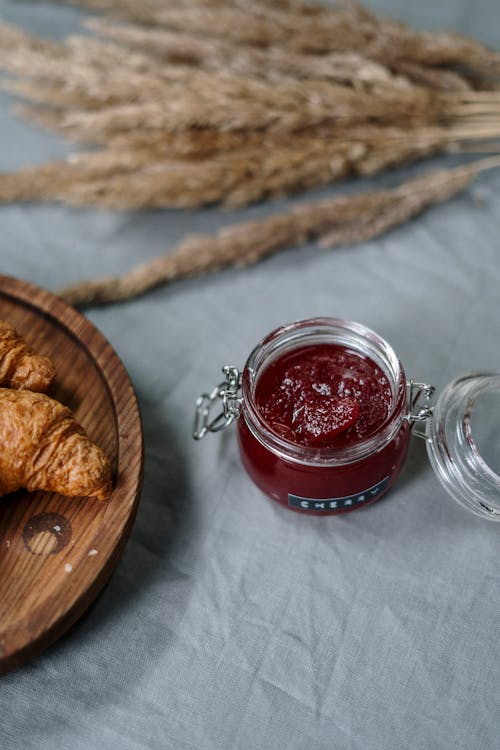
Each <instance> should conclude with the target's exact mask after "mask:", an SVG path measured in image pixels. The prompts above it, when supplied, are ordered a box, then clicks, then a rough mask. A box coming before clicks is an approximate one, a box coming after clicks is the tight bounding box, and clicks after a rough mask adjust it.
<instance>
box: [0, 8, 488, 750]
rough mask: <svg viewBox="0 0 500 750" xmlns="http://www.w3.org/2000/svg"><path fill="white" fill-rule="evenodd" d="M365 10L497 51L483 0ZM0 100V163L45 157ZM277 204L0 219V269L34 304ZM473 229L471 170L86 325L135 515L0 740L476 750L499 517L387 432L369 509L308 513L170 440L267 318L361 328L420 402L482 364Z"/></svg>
mask: <svg viewBox="0 0 500 750" xmlns="http://www.w3.org/2000/svg"><path fill="white" fill-rule="evenodd" d="M369 6H370V7H372V8H374V9H375V10H378V11H383V12H386V13H392V14H393V15H396V16H397V17H400V18H402V19H404V20H407V21H410V22H411V23H412V24H414V25H416V26H418V27H421V28H424V27H427V28H455V29H458V30H460V31H463V32H465V33H467V34H471V35H474V36H476V37H478V38H479V39H481V40H482V41H484V42H486V43H489V44H490V45H492V46H495V47H497V48H500V24H499V17H498V3H497V2H496V0H481V1H479V0H475V1H474V2H472V0H447V2H446V3H435V2H427V1H426V2H419V3H414V2H410V1H409V0H407V1H406V2H404V3H401V2H400V3H398V2H396V1H395V0H377V1H376V2H375V1H373V2H370V3H369ZM0 9H1V11H2V17H3V18H4V19H5V20H8V21H12V22H16V23H19V24H22V25H23V26H25V27H26V28H27V29H29V30H34V31H38V32H40V33H42V34H45V35H47V36H49V37H57V36H60V35H62V34H65V33H68V32H70V31H74V30H76V29H77V28H78V23H79V19H80V18H81V16H82V14H81V13H80V12H79V11H77V10H76V9H68V8H67V7H65V6H63V5H59V4H58V3H48V2H47V3H46V2H14V1H12V2H3V3H0ZM13 103H14V99H13V98H12V97H10V96H8V95H7V94H5V95H2V97H1V104H2V119H1V123H0V125H1V131H0V132H1V138H0V169H2V170H9V169H13V168H16V167H19V166H21V165H27V164H32V163H35V162H41V161H44V160H46V159H48V158H56V157H59V156H61V155H63V154H66V153H68V151H69V146H68V144H66V143H64V142H63V141H62V140H60V139H58V138H57V137H55V136H53V135H51V134H47V133H45V132H42V131H39V130H37V129H36V128H33V127H30V126H29V125H28V124H26V123H23V122H20V121H18V120H17V119H16V118H15V116H14V115H13V114H12V113H11V106H12V105H13ZM414 171H416V170H415V169H414V170H412V172H414ZM405 174H407V173H404V172H400V173H399V175H394V174H393V175H385V176H383V177H381V178H380V179H379V180H378V183H379V184H380V183H384V184H393V183H396V182H397V180H398V179H399V177H402V176H403V175H405ZM373 182H374V183H375V180H374V181H373ZM355 189H357V186H356V185H353V184H350V185H349V186H345V187H339V188H336V190H337V192H342V191H345V190H350V191H354V190H355ZM332 192H334V191H333V190H332V191H327V190H324V191H315V192H314V193H313V195H315V196H319V195H326V194H330V193H332ZM477 198H479V199H480V200H477ZM281 205H284V203H283V204H275V205H273V206H267V205H266V206H259V207H254V208H251V209H248V210H247V211H245V212H244V211H241V212H226V213H221V212H218V211H216V210H200V211H195V212H192V213H188V212H183V211H164V212H150V213H137V214H127V215H118V214H112V213H99V212H95V211H91V210H80V211H78V210H71V209H68V208H65V207H61V206H53V205H51V206H18V205H14V206H8V207H2V208H1V209H0V213H1V239H0V243H1V245H0V247H1V250H0V271H1V272H2V273H6V274H11V275H13V276H16V277H20V278H23V279H26V280H28V281H31V282H34V283H36V284H38V285H40V286H42V287H46V288H48V289H57V288H59V287H60V286H62V285H64V284H67V283H69V282H72V281H75V280H78V279H82V278H87V277H89V276H99V275H102V274H109V273H116V272H121V271H124V270H125V269H128V268H130V267H132V266H133V265H134V264H137V263H138V262H141V261H144V260H145V259H147V258H152V257H154V256H156V255H158V254H160V253H161V252H162V251H164V250H165V249H167V248H169V247H173V246H174V244H175V243H176V241H177V240H178V239H179V238H181V237H182V236H184V234H185V232H186V231H188V230H189V231H190V232H193V231H200V232H210V231H212V230H215V229H216V228H217V227H219V226H221V225H222V224H224V223H229V222H233V221H237V220H239V219H241V218H242V217H254V216H263V215H265V214H267V213H269V212H271V211H275V210H277V208H279V207H280V206H281ZM499 235H500V175H499V174H498V173H496V174H494V173H490V174H488V175H485V176H484V177H481V178H480V179H479V180H478V181H477V183H476V185H475V186H474V187H473V188H472V189H471V190H469V191H468V192H467V193H465V194H463V195H462V196H461V197H458V198H456V199H454V200H453V201H452V202H450V203H449V204H447V205H445V206H442V207H438V208H435V209H433V210H431V211H429V212H428V213H427V214H425V215H424V216H422V217H420V218H418V219H417V220H415V221H413V222H412V223H411V224H409V225H407V226H404V227H401V228H399V229H397V230H395V231H393V232H391V233H390V234H389V235H387V236H385V237H383V238H381V239H379V240H377V241H374V242H368V243H366V244H364V245H361V246H359V247H356V248H345V249H341V250H336V251H334V252H324V251H320V250H318V249H317V248H316V247H314V246H313V245H310V246H305V247H303V248H301V249H299V250H290V251H287V252H284V253H282V254H280V255H278V256H275V257H273V258H271V259H269V260H267V261H266V262H264V263H262V264H261V265H259V266H258V267H253V268H249V269H246V270H244V271H239V270H233V271H228V272H224V273H220V274H218V275H213V276H211V277H207V278H203V279H199V280H193V281H188V282H184V283H179V284H177V285H175V286H172V287H171V288H164V289H160V290H157V291H155V292H154V293H152V294H150V295H148V296H145V297H143V298H141V299H138V300H135V301H131V302H129V303H127V304H122V305H117V306H113V307H109V308H103V309H92V310H89V311H88V316H89V318H90V319H91V320H92V322H93V323H94V324H95V325H96V326H97V327H98V328H99V329H100V330H101V331H102V332H103V333H104V335H105V336H106V337H107V338H108V339H109V341H110V342H111V344H112V345H113V346H114V347H115V349H116V350H117V352H118V354H119V355H120V356H121V358H122V359H123V362H124V363H125V366H126V367H127V369H128V372H129V374H130V377H131V379H132V381H133V383H134V385H135V388H136V390H137V393H138V398H139V402H140V408H141V411H142V416H143V420H144V430H145V440H146V471H145V485H144V491H143V495H142V502H141V505H140V509H139V514H138V518H137V521H136V524H135V527H134V530H133V532H132V536H131V538H130V541H129V543H128V545H127V548H126V551H125V554H124V556H123V559H122V561H121V562H120V564H119V567H118V568H117V570H116V573H115V574H114V576H113V578H112V580H111V583H110V585H109V586H108V588H107V589H106V590H105V592H104V593H103V595H102V596H101V597H100V598H99V600H98V601H97V602H96V604H95V606H94V607H93V608H92V609H91V611H90V612H89V614H88V615H87V616H86V617H85V618H84V619H83V620H82V621H81V622H80V623H79V624H78V625H77V626H76V627H75V628H74V629H73V630H72V631H71V632H70V633H69V634H68V635H67V636H65V637H64V638H62V639H61V640H60V641H59V642H58V643H57V644H55V645H54V646H53V647H52V648H50V649H49V650H48V651H46V652H45V653H44V655H43V656H41V657H40V658H38V659H37V660H36V661H34V662H33V663H31V664H30V665H28V666H26V667H24V668H23V669H20V670H19V671H17V672H15V673H12V674H10V675H8V676H6V677H5V678H3V679H2V680H0V716H1V719H0V748H1V750H17V749H18V748H19V750H21V748H22V750H55V749H56V748H57V749H59V750H66V749H68V750H89V748H90V749H93V748H98V749H99V750H111V749H112V748H121V750H139V749H141V750H142V748H154V749H155V750H156V749H169V750H170V749H172V750H181V748H182V749H183V750H184V749H187V748H189V749H191V748H193V749H194V748H196V749H197V750H198V749H199V750H228V749H229V748H235V749H236V748H238V749H239V750H302V749H303V748H314V750H320V749H321V750H401V749H402V748H411V750H420V749H421V750H434V749H436V750H437V749H439V750H444V749H446V750H448V749H452V750H498V748H500V716H499V712H500V709H499V700H498V699H499V662H500V650H499V639H498V619H499V593H500V592H499V572H498V560H499V556H498V550H499V536H498V533H499V527H498V525H496V524H491V523H487V522H486V521H483V520H481V519H479V518H477V517H475V516H474V515H472V514H470V513H467V512H466V511H465V510H463V509H462V508H461V507H460V506H459V505H458V504H456V503H454V502H453V501H452V500H451V499H450V498H449V497H448V496H447V495H446V493H445V492H444V490H443V489H442V487H441V485H440V484H439V482H438V480H437V479H436V477H435V476H434V474H433V472H432V469H431V468H430V465H429V463H428V460H427V458H426V455H425V448H424V444H423V442H421V441H418V440H416V439H415V440H414V441H413V442H412V445H411V449H410V453H409V457H408V461H407V464H406V467H405V469H404V472H403V475H402V477H401V479H400V481H399V482H398V484H397V486H396V488H395V489H394V490H393V491H392V492H391V493H390V495H389V496H388V497H387V498H386V499H385V500H383V501H381V502H380V503H378V504H375V505H374V506H372V507H371V508H369V509H366V510H363V511H359V512H357V513H353V514H350V515H347V516H342V517H338V518H330V519H328V520H325V519H321V518H320V519H318V518H310V517H306V516H297V515H296V514H293V513H290V512H288V511H287V510H285V509H283V508H281V507H279V506H277V505H276V504H274V503H272V502H270V501H269V500H267V499H266V498H265V497H264V496H263V495H262V494H261V493H260V492H259V491H258V490H257V489H256V488H255V487H254V486H253V485H252V483H251V482H250V480H249V479H248V478H247V477H246V475H245V474H244V471H243V469H242V467H241V465H240V461H239V457H238V454H237V447H236V441H235V436H234V432H232V433H231V434H224V435H222V436H218V437H211V438H210V439H208V438H207V440H206V441H204V442H203V443H202V444H195V443H194V442H193V441H192V439H191V434H190V433H191V421H192V413H193V402H194V399H195V397H196V396H197V394H198V393H199V392H201V391H202V390H205V389H207V388H208V387H211V386H212V385H213V384H215V383H216V382H217V381H218V380H219V378H220V367H221V366H222V364H224V363H226V362H230V363H236V364H241V363H243V362H244V360H245V358H246V356H247V354H248V353H249V351H250V350H251V348H252V347H253V346H254V345H255V344H256V343H257V341H258V340H259V339H260V338H261V337H262V336H263V335H264V334H266V333H267V332H268V331H270V330H271V329H272V328H274V327H275V326H277V325H279V324H281V323H283V322H286V321H289V320H293V319H299V318H305V317H311V316H316V315H321V316H338V317H345V318H349V319H353V320H358V321H360V322H363V323H365V324H366V325H368V326H370V327H372V328H374V329H375V330H377V331H378V332H379V333H380V334H382V335H383V336H384V337H385V338H386V339H388V340H389V341H390V342H391V343H392V345H393V346H394V348H395V349H396V351H397V352H398V354H399V355H400V357H401V359H402V360H403V362H404V363H405V365H406V368H407V372H408V374H409V375H410V376H412V377H414V378H416V379H423V380H426V381H430V382H433V383H435V384H436V386H438V387H439V388H442V387H443V386H444V385H445V384H446V383H447V382H449V381H450V380H451V379H452V378H453V377H455V376H456V375H458V374H461V373H464V372H466V371H470V370H485V371H486V370H496V371H499V370H500V355H499V347H498V341H499V338H498V335H499V326H498V323H499V312H500V293H499V290H500V262H499V246H498V242H499ZM0 585H1V584H0ZM0 596H1V594H0Z"/></svg>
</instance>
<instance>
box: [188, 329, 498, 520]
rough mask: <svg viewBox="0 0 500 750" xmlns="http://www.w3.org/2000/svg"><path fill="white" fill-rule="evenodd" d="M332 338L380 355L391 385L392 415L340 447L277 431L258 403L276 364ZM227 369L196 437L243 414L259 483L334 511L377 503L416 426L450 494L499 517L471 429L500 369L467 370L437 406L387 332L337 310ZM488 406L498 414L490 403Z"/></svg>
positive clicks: (289, 501)
mask: <svg viewBox="0 0 500 750" xmlns="http://www.w3.org/2000/svg"><path fill="white" fill-rule="evenodd" d="M323 344H333V345H334V346H335V347H340V348H342V349H345V350H346V351H347V352H353V353H354V354H355V355H359V356H360V358H362V359H364V360H367V361H371V362H373V363H375V365H376V366H377V367H378V368H380V370H382V372H383V374H384V376H385V378H386V381H387V382H388V384H389V386H390V400H389V408H388V413H387V416H386V418H385V419H384V420H383V422H382V423H381V424H380V425H379V426H378V427H377V429H376V431H374V432H373V433H372V434H369V435H368V436H367V437H366V438H360V439H359V440H356V441H354V442H351V443H349V444H348V445H344V446H343V445H340V446H339V447H335V448H332V447H321V446H320V447H317V446H314V447H311V446H308V445H302V444H298V442H297V441H292V440H289V439H286V438H285V437H283V436H281V435H279V434H277V432H276V431H275V430H273V429H271V427H270V426H269V424H268V423H267V422H266V420H265V419H264V417H263V414H262V410H261V409H260V408H259V405H258V404H257V402H256V388H257V384H258V383H259V378H260V377H261V375H262V373H263V372H264V371H266V370H267V368H268V367H269V366H270V365H271V364H272V363H274V362H277V361H278V360H279V359H280V358H282V357H283V356H284V355H288V354H289V353H291V352H294V351H299V350H300V349H302V348H304V347H309V346H317V345H323ZM223 372H224V374H225V376H226V379H225V381H224V382H223V383H220V384H219V385H218V386H216V387H215V388H214V389H213V391H212V392H211V393H208V394H207V393H206V394H203V395H202V396H200V397H199V399H198V401H197V407H196V416H195V425H194V431H193V436H194V437H195V438H196V439H200V438H202V437H203V436H204V435H205V434H206V433H207V432H218V431H219V430H221V429H223V428H225V427H226V426H228V425H229V424H231V423H232V422H234V421H237V435H238V444H239V450H240V455H241V460H242V463H243V466H244V467H245V469H246V471H247V472H248V474H249V476H250V477H251V479H252V480H253V481H254V482H255V484H256V485H257V486H258V487H259V488H260V489H261V490H262V491H263V492H264V493H265V494H266V495H268V496H269V497H271V498H272V499H273V500H275V501H277V502H278V503H280V504H281V505H284V506H285V507H287V508H289V509H291V510H293V511H296V512H298V513H306V514H314V515H322V516H327V515H335V514H339V513H346V512H349V511H352V510H355V509H357V508H361V507H365V506H366V505H369V504H370V503H373V502H375V501H376V500H378V499H379V498H381V497H382V496H383V495H384V494H385V493H386V492H387V491H388V490H389V489H390V488H391V487H392V485H393V484H394V482H395V481H396V479H397V477H398V475H399V473H400V471H401V468H402V467H403V465H404V461H405V458H406V454H407V450H408V443H409V439H410V434H411V432H412V429H413V430H414V432H416V433H417V434H418V435H419V436H420V437H423V438H424V439H425V440H426V442H427V447H428V453H429V456H430V459H431V463H432V465H433V467H434V469H435V471H436V473H437V475H438V477H439V479H440V480H441V482H442V484H443V485H444V486H445V488H446V489H447V490H448V492H450V493H451V494H452V495H453V496H454V497H455V498H456V499H457V500H458V501H459V502H461V503H462V504H463V505H465V506H466V507H468V508H469V509H470V510H472V511H473V512H475V513H477V514H479V515H481V516H483V517H487V518H489V519H493V520H500V478H499V477H498V476H497V474H496V473H495V472H494V471H493V470H492V468H491V467H490V466H488V464H487V463H486V462H485V461H484V459H483V458H482V457H481V455H480V453H479V451H478V448H477V444H476V442H475V441H474V439H473V436H472V433H471V409H472V408H473V405H474V404H475V403H476V402H477V400H478V398H480V400H482V401H484V396H485V395H487V396H488V398H491V397H492V395H493V397H494V398H495V399H496V398H498V397H499V396H500V376H499V375H474V376H467V377H465V378H460V379H458V380H456V381H454V382H453V383H451V384H450V385H449V386H448V387H447V389H445V391H444V392H443V394H441V397H440V398H439V400H438V402H437V404H436V405H435V406H434V405H433V404H432V398H433V394H434V388H433V386H430V385H427V384H423V383H414V382H413V381H407V379H406V375H405V371H404V368H403V365H402V364H401V362H400V361H399V359H398V357H397V355H396V353H395V352H394V350H393V348H392V347H391V346H390V345H389V344H388V343H387V342H386V341H385V340H384V339H383V338H381V337H380V336H379V335H378V334H376V333H375V332H374V331H371V330H370V329H368V328H366V327H365V326H363V325H360V324H359V323H354V322H351V321H346V320H339V319H335V318H315V319H310V320H302V321H298V322H294V323H291V324H289V325H285V326H283V327H280V328H278V329H276V330H274V331H272V332H271V333H270V334H269V335H268V336H266V337H265V338H264V339H263V340H262V341H261V342H260V343H259V344H257V346H256V347H255V348H254V349H253V351H252V352H251V354H250V356H249V357H248V359H247V361H246V364H245V366H244V369H243V371H242V373H240V371H239V370H238V369H237V368H235V367H232V366H227V365H226V366H225V367H224V368H223ZM220 402H222V411H221V412H220V413H219V414H218V415H217V416H216V417H215V418H211V413H212V408H213V407H214V405H215V404H217V403H220ZM497 407H498V404H497ZM484 411H486V412H487V413H488V414H491V413H492V411H491V407H490V406H488V405H487V408H486V410H485V409H484V408H483V412H484ZM493 413H495V411H493ZM496 413H498V409H497V411H496ZM483 421H484V414H483ZM418 423H420V424H426V429H425V431H423V430H422V429H418V428H417V429H416V430H415V429H414V428H415V425H416V424H418ZM490 432H493V430H490ZM495 434H496V433H495ZM491 439H492V437H491V435H490V438H489V439H488V438H485V441H484V442H485V444H486V445H490V444H491ZM490 463H491V461H490Z"/></svg>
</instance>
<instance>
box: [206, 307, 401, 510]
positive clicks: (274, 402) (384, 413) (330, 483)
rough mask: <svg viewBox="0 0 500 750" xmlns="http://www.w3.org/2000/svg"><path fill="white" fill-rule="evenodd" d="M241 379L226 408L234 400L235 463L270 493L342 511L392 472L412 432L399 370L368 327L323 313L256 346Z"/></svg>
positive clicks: (381, 486)
mask: <svg viewBox="0 0 500 750" xmlns="http://www.w3.org/2000/svg"><path fill="white" fill-rule="evenodd" d="M233 374H234V373H233ZM240 382H241V396H240V397H239V401H237V402H236V404H235V403H233V404H232V405H231V404H230V408H229V414H228V417H229V418H230V411H231V406H232V408H233V410H236V409H237V410H238V420H237V422H238V424H237V433H238V443H239V448H240V455H241V460H242V463H243V466H244V467H245V469H246V470H247V472H248V474H249V475H250V477H251V478H252V479H253V481H254V482H255V484H256V485H257V486H258V487H259V488H260V489H261V490H262V491H263V492H264V493H265V494H266V495H268V496H269V497H271V498H272V499H273V500H276V501H277V502H278V503H280V504H281V505H284V506H286V507H287V508H290V509H291V510H294V511H297V512H298V513H308V514H311V513H313V514H317V515H331V514H337V513H345V512H348V511H351V510H354V509H356V508H359V507H361V506H364V505H368V504H369V503H372V502H374V501H375V500H378V499H379V498H380V497H382V495H383V494H384V493H385V492H387V490H388V489H389V488H390V487H391V486H392V484H393V483H394V481H395V480H396V478H397V476H398V474H399V472H400V470H401V467H402V466H403V463H404V460H405V457H406V452H407V448H408V440H409V435H410V424H409V421H408V418H407V416H408V408H407V384H406V376H405V373H404V370H403V367H402V365H401V363H400V362H399V360H398V358H397V356H396V354H395V353H394V351H393V349H392V348H391V347H390V346H389V344H388V343H387V342H386V341H384V340H383V339H382V338H381V337H380V336H378V335H377V334H376V333H374V332H373V331H370V330H369V329H368V328H365V327H364V326H362V325H359V324H358V323H353V322H349V321H344V320H336V319H329V318H317V319H314V320H304V321H299V322H296V323H292V324H290V325H286V326H283V327H281V328H278V329H277V330H275V331H273V332H272V333H270V334H269V335H268V336H267V337H266V338H265V339H263V340H262V341H261V342H260V343H259V344H258V345H257V346H256V347H255V349H254V350H253V351H252V353H251V354H250V356H249V357H248V360H247V362H246V364H245V367H244V370H243V373H242V377H241V379H240ZM287 386H288V388H287ZM273 407H274V412H276V413H274V412H273ZM280 407H281V408H280ZM226 411H228V410H227V409H226ZM374 412H375V413H374ZM330 417H331V418H330ZM231 421H232V420H231ZM216 427H217V425H216ZM294 428H295V429H294Z"/></svg>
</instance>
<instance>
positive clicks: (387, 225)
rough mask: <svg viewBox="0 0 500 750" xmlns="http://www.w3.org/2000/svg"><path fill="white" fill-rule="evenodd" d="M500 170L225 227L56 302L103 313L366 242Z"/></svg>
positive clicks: (474, 169) (472, 171)
mask: <svg viewBox="0 0 500 750" xmlns="http://www.w3.org/2000/svg"><path fill="white" fill-rule="evenodd" d="M498 166H500V157H499V158H496V159H494V158H490V159H483V160H480V161H478V162H476V163H473V164H470V165H467V166H463V167H457V168H455V169H444V170H438V171H434V172H431V173H430V174H427V175H424V176H423V177H417V178H416V179H414V180H410V181H408V182H405V183H403V184H402V185H400V186H399V187H396V188H391V189H386V190H376V191H373V192H368V193H361V194H360V195H353V196H344V197H337V198H332V199H327V200H324V201H317V202H314V203H304V204H302V205H299V206H297V207H296V208H294V209H292V210H291V211H289V212H288V213H283V214H276V215H274V216H271V217H269V218H267V219H258V220H255V221H247V222H244V223H241V224H236V225H234V226H229V227H226V228H224V229H222V230H220V231H219V232H218V233H217V234H215V235H194V236H192V237H187V238H186V239H185V240H184V241H183V242H181V243H180V245H178V246H177V247H176V248H175V249H174V250H172V251H171V252H169V253H167V254H166V255H163V256H161V257H159V258H156V259H155V260H153V261H151V262H149V263H146V264H144V265H141V266H138V267H136V268H133V269H132V270H131V271H129V272H128V273H126V274H124V275H123V276H116V277H106V278H103V279H97V280H93V281H83V282H79V283H77V284H74V285H73V286H69V287H66V288H65V289H61V290H60V291H59V294H60V295H61V296H62V297H64V298H65V299H66V300H67V301H68V302H70V303H71V304H73V305H76V306H85V305H104V304H109V303H111V302H120V301H124V300H127V299H131V298H133V297H137V296H139V295H141V294H144V293H145V292H147V291H149V290H150V289H153V288H155V287H157V286H160V285H162V284H167V283H171V282H172V281H175V280H178V279H183V278H188V277H193V276H200V275H202V274H206V273H210V272H213V271H218V270H221V269H223V268H227V267H230V266H237V267H242V266H246V265H250V264H252V263H256V262H257V261H259V260H261V259H262V258H264V257H266V256H268V255H271V254H273V253H275V252H277V251H279V250H282V249H284V248H287V247H288V248H289V247H293V246H297V245H301V244H303V243H304V242H306V241H307V240H310V239H313V238H318V239H319V244H320V246H321V247H324V248H328V247H336V246H339V245H352V244H355V243H358V242H363V241H366V240H369V239H372V238H374V237H378V236H379V235H381V234H382V233H383V232H386V231H387V230H389V229H391V228H392V227H394V226H397V225H398V224H401V223H402V222H404V221H407V220H408V219H410V218H411V217H413V216H416V215H417V214H418V213H420V212H421V211H423V210H424V209H425V208H427V207H428V206H430V205H432V204H436V203H440V202H442V201H445V200H447V199H448V198H450V197H451V196H453V195H456V193H458V192H459V191H461V190H463V189H464V188H465V187H467V185H469V183H470V182H471V180H472V179H473V178H474V177H475V176H476V175H477V174H479V172H481V171H483V170H485V169H491V168H493V167H498Z"/></svg>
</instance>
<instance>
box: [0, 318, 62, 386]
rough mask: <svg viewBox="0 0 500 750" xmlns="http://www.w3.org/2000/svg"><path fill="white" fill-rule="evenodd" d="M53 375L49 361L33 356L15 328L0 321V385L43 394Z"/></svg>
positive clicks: (39, 356) (33, 353)
mask: <svg viewBox="0 0 500 750" xmlns="http://www.w3.org/2000/svg"><path fill="white" fill-rule="evenodd" d="M54 375H55V369H54V365H53V364H52V362H51V361H50V359H49V358H48V357H42V356H41V355H39V354H35V352H34V351H33V350H32V349H30V347H29V346H28V345H27V344H26V342H25V341H24V339H23V338H22V337H21V336H19V334H18V333H17V331H16V329H15V328H13V327H12V326H11V325H10V324H9V323H6V322H5V321H4V320H0V385H3V386H6V387H8V388H27V389H29V390H30V391H41V392H45V391H46V390H47V389H48V387H49V386H50V384H51V382H52V380H53V378H54Z"/></svg>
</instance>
